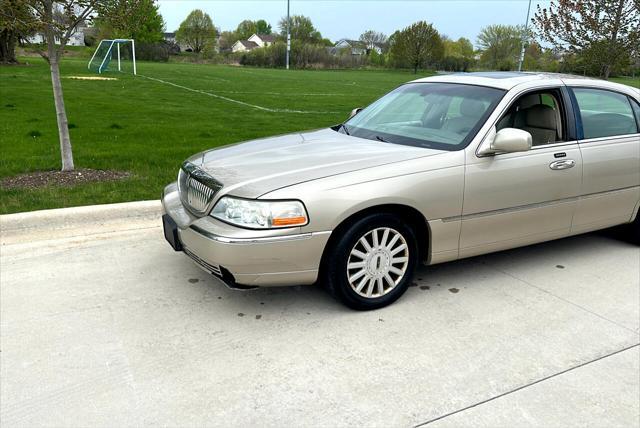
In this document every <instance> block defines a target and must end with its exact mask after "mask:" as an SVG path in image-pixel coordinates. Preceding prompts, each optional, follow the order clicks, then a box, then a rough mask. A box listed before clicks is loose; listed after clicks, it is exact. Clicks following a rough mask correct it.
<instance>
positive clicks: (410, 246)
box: [325, 214, 418, 310]
mask: <svg viewBox="0 0 640 428" xmlns="http://www.w3.org/2000/svg"><path fill="white" fill-rule="evenodd" d="M329 251H330V253H329V255H328V258H327V263H326V278H325V281H326V283H327V288H328V289H329V291H330V292H331V294H332V295H333V296H334V297H336V298H337V299H338V300H340V301H341V302H342V303H344V304H345V305H347V306H349V307H350V308H353V309H358V310H369V309H377V308H381V307H384V306H387V305H389V304H391V303H393V302H394V301H396V300H397V299H398V298H399V297H400V296H402V294H404V292H405V291H407V288H408V287H409V284H410V282H411V278H412V277H413V272H414V270H415V266H416V262H417V258H418V246H417V241H416V236H415V233H414V231H413V229H412V228H411V227H409V226H408V225H407V224H406V223H405V222H403V221H401V220H400V219H399V218H398V217H396V216H394V215H391V214H372V215H369V216H367V217H364V218H363V219H361V220H359V221H357V222H356V223H355V224H353V225H352V226H351V227H350V228H349V229H348V230H347V232H346V233H345V234H344V235H343V236H342V237H340V238H339V240H338V241H337V242H336V243H335V245H334V246H333V248H331V249H330V250H329Z"/></svg>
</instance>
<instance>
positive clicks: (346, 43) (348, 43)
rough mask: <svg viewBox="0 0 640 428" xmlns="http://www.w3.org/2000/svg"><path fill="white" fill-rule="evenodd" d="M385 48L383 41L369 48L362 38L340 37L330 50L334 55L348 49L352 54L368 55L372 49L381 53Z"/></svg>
mask: <svg viewBox="0 0 640 428" xmlns="http://www.w3.org/2000/svg"><path fill="white" fill-rule="evenodd" d="M383 49H384V45H383V44H382V43H374V44H373V47H372V48H368V47H367V46H366V45H365V44H364V43H363V42H361V41H360V40H350V39H340V40H338V41H337V42H336V44H335V45H334V46H333V47H332V48H330V50H329V52H330V53H331V54H333V55H337V54H338V53H340V52H342V51H344V50H347V51H349V52H350V53H351V55H366V54H367V53H368V52H370V51H371V50H375V51H376V53H379V54H381V53H382V50H383Z"/></svg>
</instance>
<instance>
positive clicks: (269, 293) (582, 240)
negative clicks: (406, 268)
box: [183, 228, 636, 316]
mask: <svg viewBox="0 0 640 428" xmlns="http://www.w3.org/2000/svg"><path fill="white" fill-rule="evenodd" d="M611 245H615V246H617V247H619V246H629V247H636V245H635V244H633V243H631V241H630V237H629V236H628V235H627V234H626V232H625V230H624V229H619V228H615V229H607V230H603V231H598V232H593V233H588V234H584V235H578V236H572V237H568V238H562V239H558V240H554V241H548V242H544V243H540V244H534V245H529V246H525V247H520V248H515V249H511V250H505V251H500V252H496V253H491V254H487V255H481V256H475V257H470V258H466V259H461V260H455V261H451V262H446V263H441V264H437V265H433V266H420V267H418V268H417V269H416V273H415V276H414V279H413V281H412V283H411V285H410V287H409V290H408V293H407V294H406V295H405V296H403V297H402V298H401V299H400V300H399V301H398V302H396V303H395V304H394V306H395V305H398V304H401V303H402V301H403V300H406V299H408V298H410V299H411V300H414V299H434V298H438V295H440V294H441V293H453V294H456V293H458V292H459V291H460V288H461V286H460V285H459V284H465V286H468V285H469V270H470V269H476V270H477V269H478V268H479V267H481V266H491V265H497V264H500V263H503V262H507V261H508V263H509V269H510V270H511V271H514V270H515V271H518V270H519V269H525V268H526V267H529V266H531V263H532V260H533V261H535V260H540V262H541V263H548V264H549V265H550V268H551V267H552V268H558V269H563V268H564V266H563V265H562V263H563V262H562V260H563V255H566V254H571V255H572V256H576V255H577V256H580V254H584V255H585V256H586V254H587V253H590V252H593V251H606V250H607V249H609V248H610V247H611ZM183 263H185V264H191V263H192V262H191V261H190V260H188V259H187V258H185V259H184V262H183ZM194 268H195V269H196V270H197V271H198V272H200V275H198V277H199V279H198V281H192V282H195V283H191V284H190V286H193V287H196V288H198V289H200V290H201V291H202V292H203V293H205V294H207V293H209V294H212V295H213V299H212V300H222V301H225V303H226V304H233V306H234V308H235V309H236V310H237V311H238V314H239V316H251V314H254V313H255V314H256V316H258V315H260V316H262V315H263V314H264V313H268V312H273V311H276V312H278V313H280V314H282V313H283V312H284V311H290V312H292V313H293V312H296V313H297V312H301V313H302V314H303V315H304V314H305V313H306V314H307V315H311V314H312V313H313V314H315V315H317V314H318V313H322V314H339V313H350V312H353V311H352V310H351V309H349V308H347V307H345V306H343V305H342V304H340V303H339V302H337V301H335V300H334V299H333V298H332V297H331V296H330V295H329V294H328V293H327V292H326V290H325V289H324V287H322V285H321V284H315V285H305V286H294V287H266V288H257V289H252V290H246V291H244V290H242V291H241V290H231V289H228V288H227V287H226V286H225V285H224V284H223V283H222V282H221V281H220V280H218V279H217V278H215V277H213V276H211V275H207V274H206V273H205V272H203V271H201V270H200V269H198V268H197V267H195V265H194ZM494 274H495V275H502V274H501V273H500V272H499V271H494ZM489 275H492V274H491V273H489ZM489 280H491V278H489ZM412 290H420V291H430V292H429V293H414V292H413V291H412ZM381 310H382V311H383V310H384V308H383V309H381ZM258 313H259V314H258Z"/></svg>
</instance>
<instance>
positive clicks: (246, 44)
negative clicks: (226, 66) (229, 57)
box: [231, 40, 259, 52]
mask: <svg viewBox="0 0 640 428" xmlns="http://www.w3.org/2000/svg"><path fill="white" fill-rule="evenodd" d="M257 47H259V46H258V44H257V43H256V42H250V41H249V40H238V41H237V42H235V43H234V44H233V46H231V52H248V51H250V50H252V49H255V48H257Z"/></svg>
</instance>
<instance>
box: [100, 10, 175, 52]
mask: <svg viewBox="0 0 640 428" xmlns="http://www.w3.org/2000/svg"><path fill="white" fill-rule="evenodd" d="M96 12H97V13H98V16H97V17H96V19H95V20H94V21H95V25H96V27H97V28H98V30H99V33H100V36H101V38H120V39H135V40H136V41H137V42H143V43H154V42H160V41H162V40H163V39H164V37H163V34H162V33H163V31H164V28H165V24H164V20H163V19H162V15H160V12H159V11H158V5H157V4H156V1H155V0H104V1H100V2H99V4H98V5H97V7H96Z"/></svg>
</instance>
